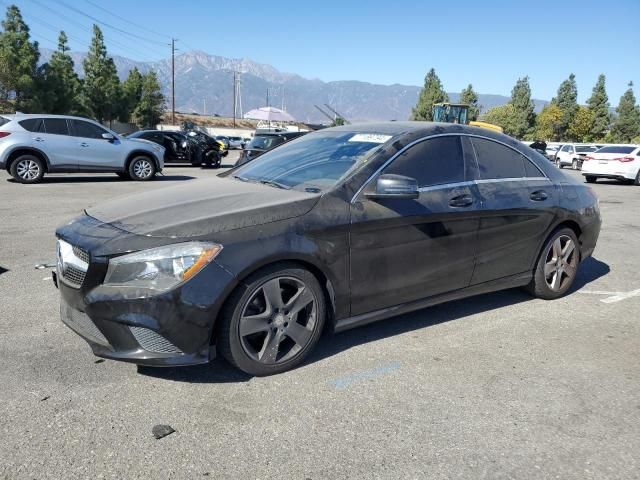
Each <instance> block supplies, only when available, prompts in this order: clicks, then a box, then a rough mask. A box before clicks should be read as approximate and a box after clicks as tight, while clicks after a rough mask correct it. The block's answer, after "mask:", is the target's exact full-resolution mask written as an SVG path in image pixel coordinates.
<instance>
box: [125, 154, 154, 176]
mask: <svg viewBox="0 0 640 480" xmlns="http://www.w3.org/2000/svg"><path fill="white" fill-rule="evenodd" d="M128 172H129V177H131V179H132V180H138V181H141V182H145V181H147V180H151V179H152V178H153V177H154V176H155V175H156V165H155V163H154V162H153V160H151V159H150V158H149V157H144V156H140V157H135V158H134V159H133V160H131V163H130V164H129V169H128Z"/></svg>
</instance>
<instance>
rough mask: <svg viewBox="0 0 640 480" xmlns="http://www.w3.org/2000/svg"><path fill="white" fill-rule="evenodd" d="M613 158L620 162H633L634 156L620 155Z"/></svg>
mask: <svg viewBox="0 0 640 480" xmlns="http://www.w3.org/2000/svg"><path fill="white" fill-rule="evenodd" d="M614 160H617V161H619V162H622V163H627V162H633V161H634V160H635V158H634V157H620V158H614Z"/></svg>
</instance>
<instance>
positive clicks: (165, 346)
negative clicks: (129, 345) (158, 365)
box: [129, 327, 182, 353]
mask: <svg viewBox="0 0 640 480" xmlns="http://www.w3.org/2000/svg"><path fill="white" fill-rule="evenodd" d="M129 330H131V333H132V334H133V336H134V337H135V339H136V341H137V342H138V343H139V344H140V346H141V347H142V348H144V349H145V350H146V351H148V352H154V353H182V350H180V349H179V348H178V347H176V346H175V345H174V344H173V343H171V342H170V341H169V340H167V339H166V338H164V337H163V336H162V335H160V334H158V333H156V332H154V331H153V330H149V329H148V328H143V327H129Z"/></svg>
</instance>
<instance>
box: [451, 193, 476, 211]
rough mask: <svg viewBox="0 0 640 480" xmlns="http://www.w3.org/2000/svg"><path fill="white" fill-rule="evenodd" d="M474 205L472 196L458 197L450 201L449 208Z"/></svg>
mask: <svg viewBox="0 0 640 480" xmlns="http://www.w3.org/2000/svg"><path fill="white" fill-rule="evenodd" d="M471 204H473V198H471V195H466V194H465V195H458V196H457V197H453V198H452V199H451V200H449V206H451V207H458V208H460V207H468V206H470V205H471Z"/></svg>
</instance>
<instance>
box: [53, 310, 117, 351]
mask: <svg viewBox="0 0 640 480" xmlns="http://www.w3.org/2000/svg"><path fill="white" fill-rule="evenodd" d="M60 316H61V317H62V321H63V322H64V323H65V324H66V325H67V326H68V327H69V328H71V329H72V330H73V331H75V332H76V333H77V334H78V335H80V336H81V337H85V338H86V339H88V340H91V341H92V342H95V343H99V344H101V345H105V346H109V341H108V340H107V339H106V337H105V336H104V335H103V334H102V332H101V331H100V330H99V329H98V327H96V324H95V323H93V322H92V321H91V319H90V318H89V316H88V315H87V314H86V313H84V312H81V311H80V310H76V309H75V308H72V307H70V306H69V305H67V304H66V303H65V302H61V304H60Z"/></svg>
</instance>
